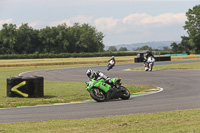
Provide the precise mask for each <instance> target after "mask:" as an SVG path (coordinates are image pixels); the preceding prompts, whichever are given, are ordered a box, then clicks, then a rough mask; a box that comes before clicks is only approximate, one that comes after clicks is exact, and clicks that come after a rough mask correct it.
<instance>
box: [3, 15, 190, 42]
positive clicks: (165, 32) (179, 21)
mask: <svg viewBox="0 0 200 133" xmlns="http://www.w3.org/2000/svg"><path fill="white" fill-rule="evenodd" d="M186 19H187V18H186V16H185V13H164V14H160V15H157V16H153V15H149V14H146V13H135V14H130V15H127V16H125V17H124V18H121V19H119V18H114V17H101V18H95V17H93V16H83V15H79V16H77V17H71V18H68V19H64V20H58V21H51V22H44V21H35V22H32V23H29V26H31V27H33V28H39V29H40V28H45V27H46V26H57V25H59V24H63V23H66V25H67V26H73V24H74V23H76V22H78V23H80V24H83V23H87V24H89V25H91V26H94V27H96V28H97V30H98V31H100V32H103V33H104V34H105V39H104V40H105V41H106V42H105V43H109V44H111V43H110V42H109V41H110V39H111V38H112V42H113V43H115V44H116V43H118V44H120V43H126V42H127V41H129V42H131V40H132V42H134V40H139V41H141V42H144V41H145V40H144V39H146V40H151V39H152V40H156V39H161V40H165V38H166V40H167V39H170V36H171V38H172V39H171V40H173V39H174V38H175V37H176V38H178V36H181V35H182V34H183V31H184V29H183V25H184V23H185V21H186ZM11 22H13V20H12V19H7V20H0V24H1V25H2V24H3V23H11ZM0 28H1V27H0ZM172 33H173V34H172Z"/></svg>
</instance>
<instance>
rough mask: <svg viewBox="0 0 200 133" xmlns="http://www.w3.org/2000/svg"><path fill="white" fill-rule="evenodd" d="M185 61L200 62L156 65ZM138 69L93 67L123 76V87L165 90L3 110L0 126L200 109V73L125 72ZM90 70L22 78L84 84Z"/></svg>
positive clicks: (1, 111)
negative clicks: (97, 100)
mask: <svg viewBox="0 0 200 133" xmlns="http://www.w3.org/2000/svg"><path fill="white" fill-rule="evenodd" d="M185 62H200V60H195V61H176V62H175V61H173V62H156V63H155V65H164V64H174V63H185ZM139 66H142V63H135V64H125V65H116V66H115V67H114V69H112V70H110V71H107V70H106V66H96V67H91V68H92V69H94V70H96V71H98V70H100V71H102V72H103V73H104V74H106V75H107V76H109V77H121V78H122V83H124V84H141V85H153V86H157V87H161V88H163V89H164V90H163V91H162V92H159V93H156V94H151V95H146V96H140V97H131V98H130V100H114V101H110V102H101V103H98V102H94V101H91V102H84V103H72V104H62V105H48V106H31V107H23V108H6V109H0V123H13V122H26V121H47V120H64V119H83V118H96V117H108V116H116V115H128V114H138V113H154V112H166V111H174V110H184V109H194V108H200V102H199V101H200V70H162V71H152V72H145V71H124V69H128V68H132V67H139ZM88 68H89V67H81V68H66V69H54V70H43V71H32V72H25V73H22V74H21V75H23V76H31V75H42V76H44V78H45V80H49V81H73V82H85V81H87V79H88V78H87V77H86V74H85V72H86V70H87V69H88ZM83 91H86V90H83ZM66 93H67V91H66ZM88 95H89V93H88Z"/></svg>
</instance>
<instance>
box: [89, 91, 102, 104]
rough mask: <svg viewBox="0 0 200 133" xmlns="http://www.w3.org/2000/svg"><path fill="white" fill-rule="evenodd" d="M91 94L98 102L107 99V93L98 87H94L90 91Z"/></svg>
mask: <svg viewBox="0 0 200 133" xmlns="http://www.w3.org/2000/svg"><path fill="white" fill-rule="evenodd" d="M90 96H91V97H92V98H93V99H94V100H95V101H97V102H104V101H106V94H105V93H104V92H103V91H102V90H101V89H98V88H94V89H93V90H91V91H90Z"/></svg>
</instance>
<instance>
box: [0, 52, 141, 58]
mask: <svg viewBox="0 0 200 133" xmlns="http://www.w3.org/2000/svg"><path fill="white" fill-rule="evenodd" d="M135 55H137V53H135V52H99V53H98V52H97V53H61V54H53V53H46V54H8V55H0V59H40V58H77V57H106V56H135Z"/></svg>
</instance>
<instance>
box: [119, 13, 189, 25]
mask: <svg viewBox="0 0 200 133" xmlns="http://www.w3.org/2000/svg"><path fill="white" fill-rule="evenodd" d="M185 20H186V16H185V14H184V13H177V14H173V13H165V14H161V15H158V16H151V15H148V14H144V13H143V14H131V15H129V16H127V17H125V18H124V19H123V20H122V21H123V23H124V24H128V25H135V26H147V25H152V26H156V27H158V26H166V25H172V24H180V23H183V22H184V21H185Z"/></svg>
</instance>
